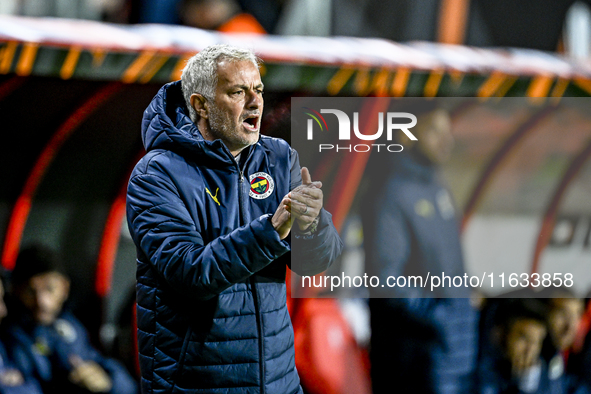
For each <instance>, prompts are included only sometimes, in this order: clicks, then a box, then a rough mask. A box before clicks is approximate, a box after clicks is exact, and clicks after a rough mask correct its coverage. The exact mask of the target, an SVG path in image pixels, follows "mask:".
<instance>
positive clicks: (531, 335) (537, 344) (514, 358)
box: [505, 319, 546, 372]
mask: <svg viewBox="0 0 591 394" xmlns="http://www.w3.org/2000/svg"><path fill="white" fill-rule="evenodd" d="M545 337H546V327H545V325H544V324H543V323H542V322H540V321H537V320H533V319H518V320H516V321H515V322H514V323H513V324H511V326H510V327H509V332H508V333H507V342H506V349H505V350H506V353H507V357H508V358H509V360H510V361H511V364H512V366H513V370H514V372H521V371H523V370H525V369H526V368H529V367H531V366H533V365H535V364H536V363H537V361H538V359H539V357H540V353H541V351H542V344H543V342H544V338H545Z"/></svg>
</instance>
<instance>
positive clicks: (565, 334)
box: [539, 287, 591, 388]
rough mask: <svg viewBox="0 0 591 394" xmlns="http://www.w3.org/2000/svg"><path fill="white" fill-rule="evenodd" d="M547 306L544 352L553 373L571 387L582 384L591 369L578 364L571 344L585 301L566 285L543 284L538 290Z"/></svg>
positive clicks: (573, 340)
mask: <svg viewBox="0 0 591 394" xmlns="http://www.w3.org/2000/svg"><path fill="white" fill-rule="evenodd" d="M539 296H540V297H544V298H543V301H544V302H545V304H546V307H547V308H548V319H547V320H548V321H547V323H548V336H549V339H550V340H549V341H548V346H546V348H545V349H544V356H545V358H546V360H547V362H548V364H549V368H550V372H551V373H552V375H553V376H556V377H562V376H563V375H565V376H564V379H565V380H567V381H568V384H569V386H570V387H571V388H576V387H578V386H580V385H583V384H585V386H586V387H588V386H587V383H586V378H588V376H589V375H591V370H583V369H582V368H581V367H582V365H580V362H581V359H582V355H578V354H573V344H574V343H575V340H576V338H577V334H578V333H579V328H580V325H581V319H582V317H583V313H584V311H585V301H584V300H583V299H582V298H578V297H576V296H575V294H574V293H573V292H572V291H571V290H570V289H568V288H566V287H560V288H552V287H550V288H547V289H544V290H543V291H542V292H541V293H540V294H539Z"/></svg>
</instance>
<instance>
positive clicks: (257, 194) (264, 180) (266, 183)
mask: <svg viewBox="0 0 591 394" xmlns="http://www.w3.org/2000/svg"><path fill="white" fill-rule="evenodd" d="M248 179H249V181H250V190H249V191H248V194H249V195H250V196H251V197H252V198H256V199H257V200H261V199H263V198H267V197H269V196H270V195H271V193H273V190H274V189H275V182H274V181H273V178H271V175H269V174H267V173H265V172H257V173H255V174H252V175H251V176H250V177H249V178H248Z"/></svg>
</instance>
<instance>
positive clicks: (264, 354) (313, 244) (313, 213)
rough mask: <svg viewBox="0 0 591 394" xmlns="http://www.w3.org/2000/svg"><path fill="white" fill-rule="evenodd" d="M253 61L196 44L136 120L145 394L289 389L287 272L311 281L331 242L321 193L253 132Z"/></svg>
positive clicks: (132, 184) (283, 147) (292, 157)
mask: <svg viewBox="0 0 591 394" xmlns="http://www.w3.org/2000/svg"><path fill="white" fill-rule="evenodd" d="M258 64H259V60H258V59H257V58H256V57H255V55H254V54H253V53H252V52H251V51H247V50H244V49H240V48H236V47H232V46H228V45H215V46H211V47H208V48H206V49H204V50H203V51H201V52H200V53H198V54H197V55H195V56H194V57H193V58H191V59H190V60H189V62H188V63H187V66H186V68H185V70H184V71H183V75H182V79H181V81H177V82H173V83H170V84H167V85H165V86H164V87H163V88H162V89H161V90H160V91H159V92H158V94H157V95H156V96H155V98H154V99H153V101H152V103H151V104H150V105H149V107H148V108H147V109H146V111H145V113H144V119H143V122H142V138H143V142H144V146H145V148H146V151H147V154H146V156H145V157H144V158H142V159H141V160H140V162H139V163H138V164H137V165H136V167H135V169H134V171H133V174H132V176H131V179H130V181H129V187H128V197H127V218H128V224H129V228H130V231H131V234H132V237H133V240H134V242H135V244H136V246H137V316H138V319H137V320H138V342H139V358H140V367H141V386H142V392H144V393H163V392H166V393H171V392H174V393H177V392H178V393H194V392H199V393H221V392H223V393H269V394H271V393H274V394H275V393H276V394H292V393H300V392H302V390H301V387H300V384H299V377H298V374H297V371H296V369H295V361H294V360H295V356H294V345H293V328H292V326H291V321H290V318H289V314H288V312H287V307H286V288H285V274H286V265H288V266H289V267H290V268H292V269H293V270H294V271H296V272H297V273H299V274H300V275H314V274H317V273H319V272H322V271H323V270H325V269H326V268H327V267H328V266H329V265H330V264H331V263H332V261H334V259H335V258H336V257H337V256H338V255H339V254H340V252H341V249H342V242H341V240H340V239H339V237H338V234H337V232H336V230H335V228H334V226H333V224H332V220H331V215H330V214H329V213H328V212H326V211H325V210H324V209H323V208H322V205H323V203H322V201H323V195H322V189H321V187H322V184H321V183H320V182H312V180H311V177H310V174H309V172H308V170H307V169H306V168H301V169H300V165H299V160H298V155H297V153H296V152H295V151H294V150H293V149H291V148H290V147H289V145H288V144H287V143H286V142H285V141H283V140H279V139H276V138H270V137H266V136H261V135H260V133H259V131H260V124H261V118H262V113H263V97H262V94H263V83H262V81H261V77H260V73H259V69H258ZM292 224H293V227H292ZM292 261H293V263H292Z"/></svg>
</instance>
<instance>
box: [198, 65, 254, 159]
mask: <svg viewBox="0 0 591 394" xmlns="http://www.w3.org/2000/svg"><path fill="white" fill-rule="evenodd" d="M217 75H218V83H217V87H216V93H215V99H214V101H213V103H212V102H208V105H207V110H208V119H207V122H206V123H207V125H208V129H209V130H208V131H209V133H207V132H206V133H204V137H205V138H206V139H208V140H215V139H218V138H219V139H221V140H222V141H223V142H224V144H226V146H227V147H228V149H229V150H230V152H232V154H233V155H237V154H238V153H240V151H242V149H244V148H246V147H247V146H249V145H253V144H255V143H256V142H257V141H258V140H259V131H260V126H261V117H262V114H263V83H262V82H261V75H260V73H259V70H258V68H257V67H256V66H255V65H254V64H253V63H252V62H250V61H247V60H245V61H227V60H222V61H221V62H219V63H218V68H217ZM208 137H209V138H208Z"/></svg>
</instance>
